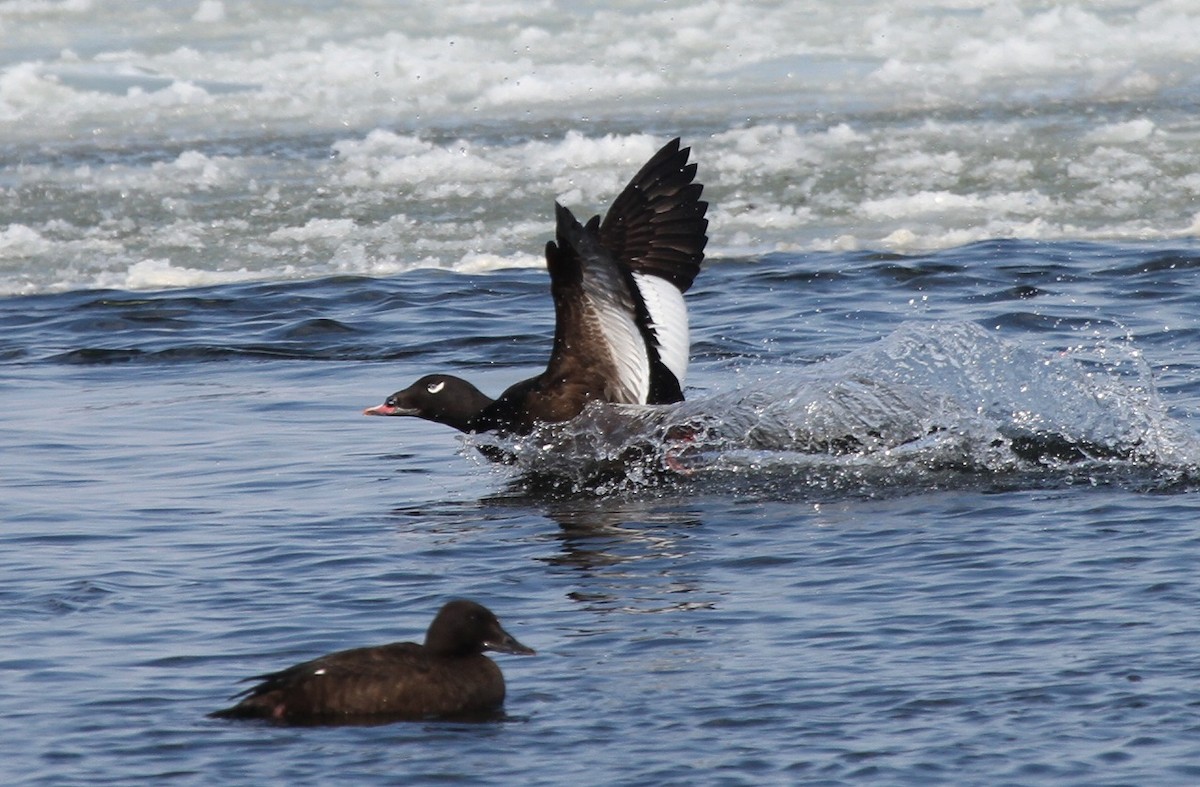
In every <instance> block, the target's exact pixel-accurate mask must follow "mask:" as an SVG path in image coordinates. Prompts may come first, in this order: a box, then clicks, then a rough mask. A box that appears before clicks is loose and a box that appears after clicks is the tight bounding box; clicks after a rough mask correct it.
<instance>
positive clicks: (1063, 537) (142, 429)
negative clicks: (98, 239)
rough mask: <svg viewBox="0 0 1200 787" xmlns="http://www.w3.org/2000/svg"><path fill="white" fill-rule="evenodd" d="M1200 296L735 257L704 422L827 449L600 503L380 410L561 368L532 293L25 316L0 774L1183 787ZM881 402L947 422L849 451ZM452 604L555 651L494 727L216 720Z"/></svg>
mask: <svg viewBox="0 0 1200 787" xmlns="http://www.w3.org/2000/svg"><path fill="white" fill-rule="evenodd" d="M1198 271H1200V247H1197V246H1196V244H1195V243H1194V242H1190V241H1189V242H1182V241H1181V242H1180V243H1178V244H1174V245H1165V244H1155V245H1137V244H1125V245H1095V244H1093V245H1082V244H1065V243H1058V244H1031V243H1021V242H1003V243H1000V242H998V243H988V244H979V245H974V246H969V247H963V248H958V249H953V250H949V251H944V252H939V253H936V254H931V255H928V256H922V257H897V256H892V255H877V254H869V253H861V252H856V253H844V254H812V255H798V256H786V255H778V256H771V257H767V258H764V259H755V260H714V261H711V262H710V264H709V267H708V269H707V270H706V271H705V272H704V274H703V275H702V277H701V279H700V281H699V282H698V284H697V287H696V289H695V290H694V291H693V294H692V295H691V296H690V304H691V308H692V314H693V331H694V335H693V349H694V355H695V360H694V363H693V369H692V379H691V380H690V384H691V385H692V388H691V389H690V392H691V393H690V402H689V407H694V408H696V409H695V410H693V411H691V412H692V414H693V415H694V414H695V413H696V412H702V411H704V410H705V409H706V408H708V410H709V412H710V413H716V414H718V415H721V416H722V417H723V415H722V414H729V416H730V418H731V419H734V418H743V419H746V418H750V417H751V416H752V417H753V418H756V419H758V420H756V421H754V423H753V424H752V425H751V427H749V428H748V431H747V432H746V433H745V434H750V433H753V434H761V433H765V432H766V431H767V426H769V425H772V424H775V421H770V424H768V420H769V419H768V416H770V418H774V417H775V416H776V415H778V413H776V412H775V411H774V410H772V409H771V405H770V403H767V404H764V401H765V400H764V397H766V396H768V395H769V396H771V397H773V398H774V399H775V400H776V401H779V402H788V403H789V404H788V408H789V409H787V411H786V413H785V415H786V416H787V418H788V419H791V420H788V421H787V425H786V426H781V427H780V430H781V431H780V433H781V434H782V433H786V434H787V435H788V436H789V437H790V438H792V439H795V440H798V441H800V442H798V443H796V444H795V445H791V444H789V445H781V444H779V443H778V441H776V442H775V443H771V444H770V445H767V444H766V443H764V442H762V441H760V442H753V441H749V440H747V441H746V442H744V443H738V442H737V441H736V440H732V439H731V438H727V437H726V438H721V441H717V442H714V443H712V444H704V445H703V446H701V448H700V449H697V451H696V452H694V453H693V454H691V455H690V456H689V457H688V461H689V462H690V463H691V464H690V465H689V467H688V468H687V472H686V473H685V474H684V475H683V476H682V477H674V478H667V479H666V480H663V479H662V478H661V477H657V479H656V480H655V481H654V482H653V483H648V482H646V481H645V479H642V480H641V482H639V483H631V484H622V483H613V482H611V479H610V481H609V482H608V485H607V486H606V487H605V489H606V490H607V491H606V493H605V494H594V493H592V492H594V490H589V489H588V488H586V483H585V482H586V480H587V478H588V476H587V474H586V473H579V474H575V475H573V476H572V477H571V479H570V480H571V483H569V484H566V485H550V486H548V485H545V484H542V483H533V482H532V481H531V479H530V478H529V477H528V476H527V475H522V472H521V469H520V467H521V466H520V465H519V466H518V468H498V467H491V466H487V465H486V464H485V463H483V462H482V461H481V460H479V459H478V458H477V457H476V452H475V451H474V450H473V449H472V448H471V447H469V446H465V445H464V443H463V440H462V438H460V437H458V436H456V435H454V434H452V433H451V432H449V431H448V430H446V429H445V428H443V427H438V426H436V425H433V424H426V423H422V422H417V421H415V420H408V419H379V418H363V417H361V416H360V415H359V412H360V410H361V409H362V408H363V407H364V406H367V405H371V404H375V403H377V402H378V401H380V400H381V399H382V397H383V396H385V395H386V394H388V393H390V392H391V391H392V390H394V389H396V388H399V387H401V386H403V385H406V384H407V383H408V382H410V381H411V380H412V379H414V378H415V377H417V376H419V375H420V374H422V373H425V372H429V371H434V370H447V369H449V370H457V371H459V372H461V373H463V374H464V376H467V377H470V378H472V379H474V380H477V381H478V382H480V383H481V386H482V387H484V388H485V389H487V390H489V391H492V392H496V391H498V390H500V389H501V388H502V387H503V386H505V385H506V384H508V383H509V382H512V381H514V380H516V379H519V378H520V377H522V376H523V375H527V374H529V373H530V372H532V371H534V370H536V369H537V368H538V367H539V365H540V364H542V363H543V362H544V357H545V354H546V352H547V350H548V347H549V336H550V332H551V330H552V314H551V308H550V303H549V298H548V295H547V293H546V283H545V278H544V274H543V273H542V272H540V271H533V270H519V271H502V272H497V273H492V274H488V275H484V276H478V277H469V276H465V275H459V274H447V273H439V272H434V271H417V272H412V273H409V274H405V275H403V276H400V277H397V278H394V279H389V280H371V279H360V278H341V279H325V280H320V281H315V282H308V283H279V284H244V285H229V286H220V287H213V288H205V289H192V290H174V291H166V292H151V293H129V292H120V291H107V292H98V291H91V292H74V293H66V294H59V295H38V296H31V297H25V298H8V299H4V300H2V301H0V328H2V331H0V337H2V338H0V362H2V364H3V365H2V367H0V392H2V394H0V396H2V398H0V402H2V403H3V407H0V444H2V445H3V451H2V452H0V478H2V479H3V497H2V499H0V517H2V520H3V531H2V533H0V577H3V582H2V583H0V619H3V620H4V626H3V631H4V634H5V637H4V639H5V644H6V647H5V649H4V653H3V655H2V656H0V676H2V678H3V681H4V684H5V690H4V691H3V692H2V693H0V774H2V775H3V776H4V779H3V781H4V782H5V783H7V784H17V783H21V784H45V785H64V784H82V783H95V782H98V781H99V782H105V783H167V782H173V783H195V784H213V783H290V784H301V783H313V784H316V783H332V782H335V781H338V782H343V783H350V782H353V783H357V784H392V783H400V782H434V781H436V782H449V783H492V784H514V783H526V784H532V783H538V784H551V783H585V782H586V783H625V784H693V783H706V784H724V783H728V784H761V783H780V784H787V783H811V784H850V783H872V784H883V783H887V784H979V783H987V784H997V783H1011V784H1151V783H1153V784H1194V783H1196V782H1197V781H1198V780H1200V754H1197V752H1198V751H1200V749H1198V748H1197V745H1196V741H1197V740H1198V739H1200V689H1197V686H1200V660H1198V659H1197V656H1196V654H1197V653H1198V652H1200V613H1198V610H1200V580H1198V578H1197V577H1198V576H1200V572H1197V569H1196V567H1197V565H1200V528H1198V527H1197V519H1198V518H1200V498H1197V496H1196V494H1195V489H1196V482H1195V479H1196V477H1197V470H1198V468H1200V464H1198V460H1200V452H1197V450H1196V432H1197V430H1196V429H1195V424H1194V417H1195V414H1196V413H1197V412H1198V407H1200V335H1198V329H1200V317H1197V315H1198V314H1200V295H1198V294H1197V293H1198V292H1200V288H1198V287H1197V279H1198ZM964 325H965V326H973V327H978V328H982V329H984V331H983V332H982V334H983V335H977V334H976V333H974V332H973V327H966V328H964V327H963V326H964ZM897 331H898V333H897ZM889 337H890V338H889ZM993 342H994V343H993ZM879 348H882V349H879ZM964 348H965V349H964ZM848 354H849V357H850V359H851V360H850V361H848V362H847V361H845V360H843V361H838V360H836V359H838V358H842V357H844V356H847V355H848ZM938 354H940V355H938ZM935 356H937V357H935ZM831 359H834V360H831ZM885 361H886V362H885ZM839 364H841V365H839ZM889 364H891V365H890V366H889ZM1071 370H1080V371H1079V375H1078V379H1076V378H1074V377H1071V375H1072V374H1074V372H1072V371H1071ZM1118 378H1119V379H1120V380H1121V381H1122V382H1121V383H1120V384H1119V385H1117V384H1115V383H1114V382H1113V381H1114V380H1116V379H1118ZM821 385H824V386H827V388H821V387H820V386H821ZM856 386H857V387H856ZM824 390H829V391H835V392H845V391H851V393H857V394H859V396H858V398H853V397H852V398H850V399H847V400H846V401H848V402H850V404H847V405H846V408H848V409H844V410H842V411H839V412H838V413H835V414H834V415H829V414H828V413H822V412H818V411H819V408H815V406H809V405H811V404H813V402H811V401H808V400H806V399H805V398H804V397H805V396H812V397H813V399H814V401H817V402H818V403H820V402H823V401H824V399H823V398H822V396H820V395H817V394H814V393H813V392H814V391H815V392H818V394H819V392H821V391H824ZM879 390H885V391H886V392H887V393H888V395H889V396H892V395H894V396H895V397H896V398H895V401H900V402H904V401H908V400H906V399H905V398H904V397H906V396H912V397H913V401H915V402H918V403H920V402H925V403H928V402H936V403H937V405H938V406H937V408H935V409H936V414H935V415H931V416H930V418H932V419H934V420H932V421H930V420H921V419H918V420H919V421H920V423H919V424H918V425H917V426H918V427H919V429H918V432H917V433H915V434H914V435H911V436H909V437H904V438H903V439H902V440H898V441H895V442H893V443H887V442H886V439H885V438H887V435H888V434H889V431H888V430H889V429H890V428H891V425H881V424H880V423H874V424H866V423H862V424H858V425H857V426H847V425H846V423H847V422H846V419H848V418H849V417H850V416H854V417H855V418H857V419H858V420H859V421H864V422H865V421H866V420H867V416H874V415H879V412H877V411H873V410H854V409H853V408H854V407H856V406H859V405H861V404H862V403H864V402H867V401H868V399H869V398H870V397H868V396H866V393H871V392H877V391H879ZM798 391H799V392H801V394H803V395H801V394H798V393H797V392H798ZM864 392H866V393H864ZM973 392H978V393H979V399H978V401H974V400H971V401H967V400H968V399H971V394H972V393H973ZM1060 394H1061V396H1060ZM1024 396H1027V397H1028V399H1022V398H1021V397H1024ZM880 400H882V398H881V399H880ZM871 401H876V400H871ZM888 401H892V400H891V399H889V400H888ZM856 403H857V404H856ZM947 403H949V404H947ZM1056 408H1057V409H1056ZM917 409H920V408H919V407H918V408H917ZM812 413H816V415H812ZM805 414H809V416H811V418H810V420H808V421H805V420H804V418H805V417H808V416H806V415H805ZM885 415H886V416H887V417H895V416H896V415H897V414H896V413H895V412H888V413H885ZM835 416H836V417H835ZM838 418H841V419H843V420H841V421H838V420H837V419H838ZM813 419H815V420H813ZM822 419H824V420H822ZM830 419H833V421H836V423H834V425H833V426H832V427H831V426H830V423H832V422H833V421H831V420H830ZM935 421H936V422H935ZM738 423H740V422H738ZM797 423H799V426H797ZM739 428H740V427H739ZM820 428H837V429H839V430H841V431H840V432H839V434H843V433H844V434H846V435H849V436H851V437H854V438H855V440H856V441H857V442H856V447H855V445H851V447H850V448H849V449H846V444H839V445H841V446H842V448H843V450H841V451H840V452H835V455H830V454H829V453H823V452H821V451H819V450H815V449H812V447H811V440H810V438H811V434H810V433H815V432H816V431H818V430H819V429H820ZM897 428H899V427H897ZM806 430H807V431H806ZM880 434H882V435H883V437H880V438H879V439H878V440H876V437H877V436H878V435H880ZM775 436H776V437H777V436H778V435H775ZM910 437H911V438H913V439H910ZM1024 438H1030V439H1036V440H1042V439H1051V438H1053V439H1054V440H1057V442H1056V443H1055V445H1056V446H1060V447H1061V445H1064V444H1066V445H1068V446H1072V447H1074V446H1083V448H1082V449H1081V450H1080V451H1079V452H1077V454H1078V455H1072V456H1060V455H1059V454H1056V453H1054V452H1051V453H1050V454H1046V453H1040V454H1038V453H1036V452H1035V453H1034V454H1028V455H1018V453H1019V452H1014V451H1011V450H1010V449H1011V448H1012V446H1013V445H1016V444H1017V442H1018V441H1019V440H1020V439H1024ZM805 440H809V441H810V442H808V443H804V441H805ZM873 441H874V442H873ZM801 443H803V445H807V446H809V447H808V449H803V446H801ZM885 443H886V444H885ZM1040 444H1041V443H1039V445H1040ZM563 445H565V444H554V445H552V446H551V448H550V449H547V450H548V451H550V452H551V454H552V455H553V456H552V458H553V460H554V462H556V463H559V464H560V465H561V466H562V467H564V468H566V470H567V471H568V472H573V469H577V468H578V467H580V466H582V465H585V464H586V462H587V457H584V456H580V455H579V453H578V447H577V446H576V447H575V448H573V449H571V450H574V451H575V453H574V454H569V452H568V451H567V449H566V448H563V447H562V446H563ZM572 445H574V444H572ZM519 448H521V449H522V450H526V451H527V452H528V451H529V450H530V448H529V446H519ZM560 450H561V451H563V452H564V453H562V454H560V453H557V452H558V451H560ZM954 452H957V453H954ZM534 453H536V452H534ZM1060 453H1061V452H1060ZM526 458H528V457H526ZM526 469H528V468H526ZM548 489H553V490H554V491H547V490H548ZM453 596H469V597H472V598H475V599H477V600H479V601H481V602H483V603H485V604H487V605H488V606H490V607H491V608H492V609H493V610H495V611H496V612H497V614H499V615H500V617H501V619H502V620H503V622H504V624H505V626H506V627H507V628H508V629H509V630H510V631H511V632H512V633H513V634H514V635H515V636H516V637H518V638H519V639H520V640H521V641H523V642H525V643H527V644H529V645H530V646H532V647H534V648H536V649H537V650H538V656H537V657H535V658H527V659H516V658H508V657H504V656H499V657H497V661H498V662H499V663H500V664H501V667H502V669H503V670H504V672H505V675H506V677H507V679H508V683H509V700H508V703H507V713H508V718H507V719H506V720H504V721H500V722H491V723H486V724H461V723H442V722H429V723H418V724H411V723H410V724H393V725H386V726H378V727H347V728H286V727H275V726H268V725H259V724H236V723H229V722H223V721H214V720H209V719H206V718H205V713H207V712H209V711H211V710H213V709H216V708H218V707H222V706H223V704H225V702H226V700H227V698H228V696H229V695H230V694H232V693H233V692H234V691H236V690H237V689H238V688H239V686H238V684H237V681H238V680H240V679H241V678H244V677H246V676H249V675H255V674H259V673H262V672H264V671H268V670H272V669H275V668H280V667H283V666H286V665H288V664H291V663H293V662H296V661H299V660H303V659H306V658H310V657H313V656H316V655H319V654H321V653H324V652H328V651H330V650H335V649H340V648H345V647H352V646H357V645H366V644H375V643H381V642H386V641H391V640H397V639H415V638H419V637H420V636H421V635H422V633H423V631H424V628H425V626H426V625H427V624H428V622H429V620H430V618H431V616H432V615H433V613H434V611H436V609H437V607H438V606H439V605H440V604H441V603H442V602H443V601H444V600H445V599H447V598H449V597H453Z"/></svg>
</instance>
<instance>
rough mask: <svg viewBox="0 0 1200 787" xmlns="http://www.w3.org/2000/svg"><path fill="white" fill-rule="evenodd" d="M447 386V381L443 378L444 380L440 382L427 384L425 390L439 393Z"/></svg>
mask: <svg viewBox="0 0 1200 787" xmlns="http://www.w3.org/2000/svg"><path fill="white" fill-rule="evenodd" d="M445 387H446V383H445V381H444V380H443V381H442V382H438V383H430V384H429V385H427V386H425V390H426V391H429V393H431V394H435V393H438V392H439V391H441V390H442V389H443V388H445Z"/></svg>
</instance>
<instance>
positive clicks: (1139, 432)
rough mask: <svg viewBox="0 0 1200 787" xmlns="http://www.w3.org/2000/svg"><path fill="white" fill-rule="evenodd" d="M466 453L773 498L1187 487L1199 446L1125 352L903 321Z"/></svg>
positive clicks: (522, 480)
mask: <svg viewBox="0 0 1200 787" xmlns="http://www.w3.org/2000/svg"><path fill="white" fill-rule="evenodd" d="M467 442H468V445H470V446H472V447H475V448H478V449H479V452H480V453H482V454H484V455H487V456H490V457H492V458H496V457H503V459H504V463H505V464H506V465H509V466H511V467H513V468H514V469H515V470H516V472H517V483H519V484H522V485H525V486H529V487H539V488H547V489H552V490H559V491H570V492H580V491H584V492H589V493H596V494H606V493H610V492H613V491H617V490H624V489H630V488H645V487H659V486H662V485H675V484H691V485H698V486H700V487H701V488H703V489H711V488H726V489H729V490H731V491H735V492H737V491H752V492H756V493H768V494H772V495H782V496H793V495H798V496H809V495H813V494H830V495H844V494H867V495H877V494H906V493H912V492H917V491H925V490H929V489H932V488H946V487H953V488H961V487H968V486H971V487H978V486H981V485H983V486H999V487H1014V486H1015V487H1022V486H1037V487H1046V486H1052V487H1053V486H1059V485H1066V484H1075V483H1081V482H1086V483H1120V484H1130V485H1135V486H1138V487H1142V488H1154V489H1165V488H1175V487H1178V486H1180V485H1184V486H1191V485H1192V484H1193V483H1194V478H1195V477H1196V476H1197V474H1198V472H1200V437H1198V436H1197V435H1196V434H1194V433H1193V432H1191V431H1190V430H1189V429H1187V428H1186V426H1185V425H1184V424H1183V423H1181V422H1179V421H1178V420H1176V419H1173V418H1171V417H1170V416H1169V415H1168V414H1167V410H1166V407H1165V405H1164V404H1163V402H1162V401H1161V399H1160V398H1159V395H1158V392H1157V390H1156V389H1155V387H1154V384H1153V379H1152V377H1151V375H1150V372H1149V369H1148V368H1147V366H1146V364H1145V362H1144V361H1143V360H1142V358H1141V356H1140V354H1139V353H1137V352H1136V351H1134V350H1132V349H1131V348H1129V347H1126V346H1110V345H1105V346H1101V347H1098V348H1093V349H1092V350H1090V351H1084V350H1082V349H1080V350H1073V351H1071V352H1061V353H1053V354H1052V353H1047V352H1044V351H1041V350H1039V349H1035V348H1029V347H1025V346H1022V345H1019V344H1016V343H1014V342H1012V341H1009V340H1007V339H1004V338H1003V337H1001V336H998V335H996V334H994V333H991V332H989V331H987V330H985V329H983V328H981V327H979V326H978V325H976V324H974V323H967V322H952V323H932V324H928V323H908V324H905V325H903V326H901V327H900V328H899V329H898V330H897V331H896V332H895V333H893V334H892V335H890V336H888V337H887V338H885V339H883V340H882V341H880V342H877V343H875V344H873V345H870V346H868V347H865V348H862V349H860V350H857V351H855V352H851V353H848V354H847V355H845V356H842V357H840V358H837V359H833V360H830V361H825V362H821V363H817V364H813V365H811V366H808V367H805V368H802V369H788V370H778V371H776V372H774V373H772V374H768V375H763V376H761V377H759V378H758V379H757V380H755V381H754V382H752V383H750V384H747V385H745V386H742V387H740V388H738V389H737V390H734V391H729V392H724V393H719V394H715V395H710V396H704V397H698V398H695V399H691V400H689V401H687V402H681V403H679V404H677V405H671V406H668V407H627V406H611V405H604V406H595V407H592V408H589V409H588V410H587V411H585V412H584V413H583V414H582V415H581V416H579V418H577V419H575V420H574V421H571V422H569V423H566V424H554V425H548V426H546V427H544V428H542V429H540V430H538V431H537V432H535V433H534V434H532V435H529V436H527V437H523V438H516V439H513V438H496V437H493V436H486V437H485V436H477V437H473V438H470V439H468V441H467Z"/></svg>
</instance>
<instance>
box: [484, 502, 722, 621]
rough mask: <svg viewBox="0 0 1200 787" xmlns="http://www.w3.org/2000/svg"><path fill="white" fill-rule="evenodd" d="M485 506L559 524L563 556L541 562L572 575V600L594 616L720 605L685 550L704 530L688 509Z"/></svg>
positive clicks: (646, 505) (641, 505)
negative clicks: (692, 533)
mask: <svg viewBox="0 0 1200 787" xmlns="http://www.w3.org/2000/svg"><path fill="white" fill-rule="evenodd" d="M484 502H485V504H486V505H499V506H504V507H506V508H512V507H520V508H522V509H526V508H527V507H531V508H535V509H537V510H539V512H540V513H541V514H542V515H543V516H545V517H547V518H549V519H551V520H553V521H554V522H556V523H557V524H558V526H559V530H558V532H556V533H553V534H550V535H549V538H552V539H554V540H555V541H557V542H558V546H559V551H558V552H557V553H556V554H553V555H548V556H541V557H537V558H536V560H538V561H539V562H542V563H545V564H546V565H549V566H554V567H557V568H566V569H570V570H571V575H570V576H571V577H572V578H573V579H574V580H575V581H576V582H578V583H579V587H577V588H576V589H574V590H570V591H568V592H567V597H568V598H571V599H572V600H574V601H578V602H579V603H581V604H583V605H584V606H585V607H586V608H587V609H589V610H593V611H598V612H617V611H620V612H660V611H665V610H685V609H710V608H712V607H713V606H715V604H716V598H717V596H716V594H714V593H712V592H711V591H709V590H706V589H705V587H704V583H703V582H702V581H701V578H700V577H699V576H698V574H697V571H696V561H695V560H694V556H693V555H692V553H691V552H690V550H689V549H688V548H687V542H688V539H689V535H688V531H689V530H691V529H694V528H697V527H699V526H700V525H701V524H702V523H701V522H700V519H699V517H698V516H697V514H696V512H695V511H694V510H693V509H691V508H689V507H681V506H680V505H678V504H676V503H673V502H671V501H668V500H663V499H644V500H639V499H637V498H635V497H622V498H616V499H611V498H610V499H598V498H595V497H583V496H574V497H563V498H559V499H543V500H540V501H539V500H536V499H532V498H530V497H526V496H514V495H508V496H501V497H494V498H490V499H488V500H486V501H484Z"/></svg>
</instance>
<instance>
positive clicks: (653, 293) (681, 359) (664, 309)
mask: <svg viewBox="0 0 1200 787" xmlns="http://www.w3.org/2000/svg"><path fill="white" fill-rule="evenodd" d="M633 280H634V282H635V283H636V284H637V288H638V292H639V293H641V296H642V300H643V301H644V302H645V304H646V311H648V312H649V313H650V327H652V328H653V329H654V333H655V335H656V336H657V337H658V355H659V357H660V358H661V359H662V362H663V364H664V365H666V367H667V368H668V369H670V370H671V373H672V374H674V375H675V379H676V380H678V381H679V387H680V388H682V387H683V381H684V378H686V377H687V369H688V356H689V355H690V354H691V336H690V335H689V330H688V313H687V304H686V303H684V301H683V293H682V292H680V291H679V288H678V287H676V286H675V285H674V284H672V283H671V282H669V281H667V280H666V279H663V278H660V277H658V276H652V275H650V274H646V273H635V274H633ZM642 401H643V402H644V401H645V399H643V400H642Z"/></svg>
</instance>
